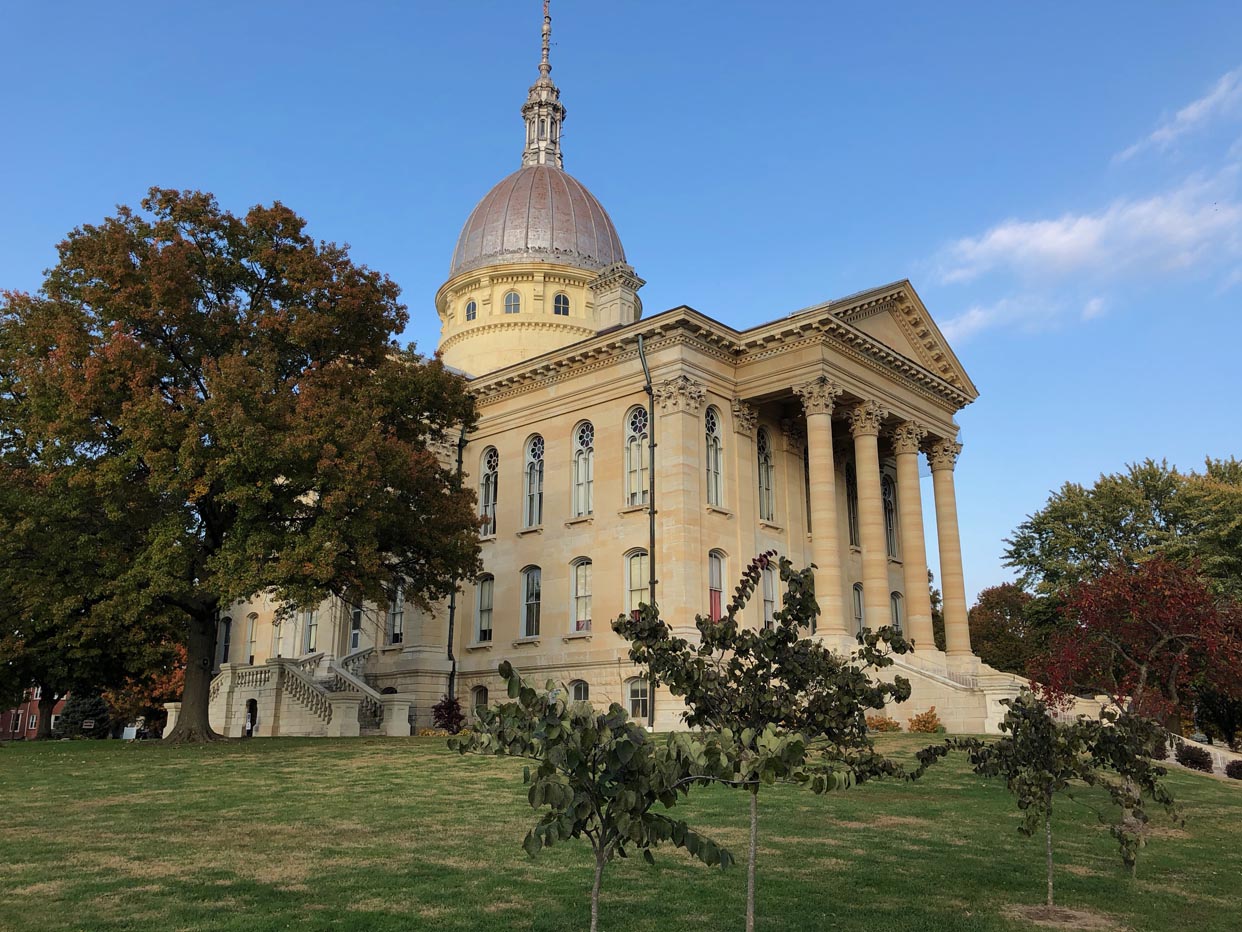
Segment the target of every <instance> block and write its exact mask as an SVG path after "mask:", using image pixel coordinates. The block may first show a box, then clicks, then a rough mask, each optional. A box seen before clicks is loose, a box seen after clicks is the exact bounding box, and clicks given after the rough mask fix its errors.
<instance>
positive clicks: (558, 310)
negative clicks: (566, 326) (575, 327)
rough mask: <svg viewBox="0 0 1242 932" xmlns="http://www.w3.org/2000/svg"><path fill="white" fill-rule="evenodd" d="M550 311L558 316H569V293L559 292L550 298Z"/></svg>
mask: <svg viewBox="0 0 1242 932" xmlns="http://www.w3.org/2000/svg"><path fill="white" fill-rule="evenodd" d="M552 313H553V314H557V315H559V316H560V317H568V316H569V295H567V294H565V293H564V292H561V293H560V294H558V295H557V296H556V297H555V298H553V299H552Z"/></svg>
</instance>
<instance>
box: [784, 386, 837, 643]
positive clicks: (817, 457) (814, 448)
mask: <svg viewBox="0 0 1242 932" xmlns="http://www.w3.org/2000/svg"><path fill="white" fill-rule="evenodd" d="M794 391H795V392H796V393H797V394H798V396H799V397H800V398H801V399H802V408H803V410H805V411H806V448H807V453H806V455H807V457H808V459H809V464H810V471H811V560H812V562H813V563H814V564H815V599H816V601H817V602H819V625H818V629H819V631H820V632H822V633H823V634H832V635H841V636H844V637H848V635H849V625H848V623H847V621H846V618H845V611H844V608H843V606H842V604H841V547H840V543H841V542H840V541H839V540H838V539H837V470H836V465H835V464H834V462H833V456H832V409H833V406H834V405H835V404H836V401H837V396H838V395H840V394H841V386H839V385H837V384H835V383H834V382H831V381H829V380H828V379H826V378H823V377H822V376H821V377H820V378H818V379H815V380H814V381H812V382H808V383H807V384H806V385H800V386H798V387H797V388H795V389H794Z"/></svg>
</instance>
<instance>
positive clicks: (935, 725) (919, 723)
mask: <svg viewBox="0 0 1242 932" xmlns="http://www.w3.org/2000/svg"><path fill="white" fill-rule="evenodd" d="M868 724H870V722H868ZM906 731H909V732H911V733H916V732H917V733H919V734H925V735H930V734H936V733H938V732H943V731H944V722H942V721H940V716H939V715H937V714H936V707H935V706H932V707H931V708H930V709H928V710H927V711H926V712H920V713H919V714H918V715H913V716H911V717H910V721H909V723H907V725H906Z"/></svg>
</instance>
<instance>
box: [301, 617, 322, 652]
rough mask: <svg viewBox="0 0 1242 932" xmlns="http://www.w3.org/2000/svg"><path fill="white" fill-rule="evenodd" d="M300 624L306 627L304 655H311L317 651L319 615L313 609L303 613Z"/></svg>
mask: <svg viewBox="0 0 1242 932" xmlns="http://www.w3.org/2000/svg"><path fill="white" fill-rule="evenodd" d="M302 623H303V624H304V625H305V627H306V650H305V651H304V653H307V654H313V653H315V651H317V650H318V649H319V613H318V612H317V611H315V610H314V609H313V608H312V609H311V610H310V611H308V612H304V613H303V615H302Z"/></svg>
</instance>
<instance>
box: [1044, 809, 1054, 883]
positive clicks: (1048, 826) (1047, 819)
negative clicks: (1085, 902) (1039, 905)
mask: <svg viewBox="0 0 1242 932" xmlns="http://www.w3.org/2000/svg"><path fill="white" fill-rule="evenodd" d="M1044 843H1045V845H1046V847H1047V852H1048V905H1049V906H1052V905H1053V904H1052V810H1051V809H1048V810H1046V811H1045V812H1044Z"/></svg>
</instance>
